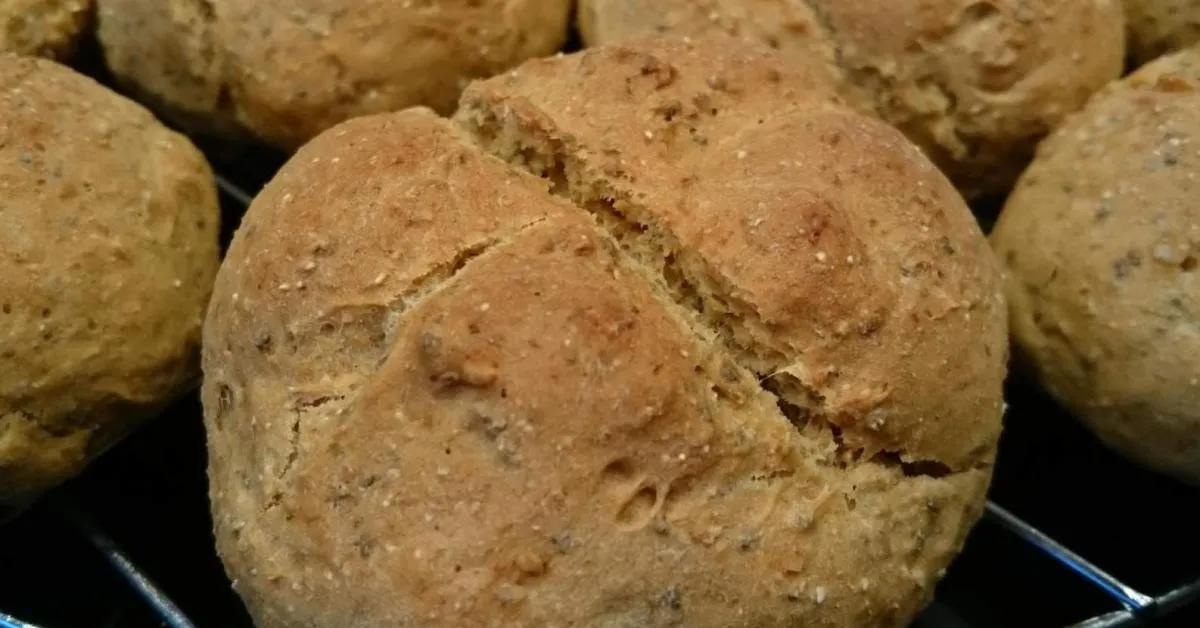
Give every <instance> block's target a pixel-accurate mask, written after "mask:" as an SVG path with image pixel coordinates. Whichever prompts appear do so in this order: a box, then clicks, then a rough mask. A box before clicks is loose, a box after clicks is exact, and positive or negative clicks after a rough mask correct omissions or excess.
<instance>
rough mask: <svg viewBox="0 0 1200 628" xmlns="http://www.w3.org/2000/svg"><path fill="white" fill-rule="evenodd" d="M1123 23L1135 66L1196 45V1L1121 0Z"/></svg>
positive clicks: (1199, 10) (1199, 29) (1199, 7)
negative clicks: (1123, 3) (1123, 0)
mask: <svg viewBox="0 0 1200 628" xmlns="http://www.w3.org/2000/svg"><path fill="white" fill-rule="evenodd" d="M1125 20H1126V21H1127V22H1128V23H1129V56H1131V57H1132V58H1133V60H1134V61H1135V62H1137V63H1146V62H1147V61H1150V60H1152V59H1154V58H1156V57H1158V56H1159V55H1162V54H1165V53H1168V52H1171V51H1173V50H1179V49H1181V48H1185V47H1187V46H1190V45H1192V44H1194V43H1196V42H1200V2H1197V0H1125Z"/></svg>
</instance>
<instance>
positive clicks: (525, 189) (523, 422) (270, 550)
mask: <svg viewBox="0 0 1200 628" xmlns="http://www.w3.org/2000/svg"><path fill="white" fill-rule="evenodd" d="M834 101H835V98H834V96H833V87H832V86H831V85H830V84H829V83H828V82H827V80H826V79H825V78H823V77H820V76H819V75H811V74H808V73H803V72H797V71H795V70H792V69H789V68H788V64H786V63H784V62H782V61H781V60H779V59H778V58H777V57H774V56H772V55H767V54H764V53H760V52H750V51H746V50H743V49H741V48H740V47H739V46H737V45H736V44H735V43H734V42H731V41H728V40H720V41H717V40H714V41H697V42H694V43H693V44H684V43H682V42H676V43H638V44H631V45H621V46H614V47H602V48H598V49H594V50H590V51H587V52H584V53H580V54H577V55H570V56H566V57H563V58H559V59H551V60H543V61H535V62H530V63H527V64H525V65H523V66H522V67H520V68H518V69H517V70H516V71H515V72H512V73H507V74H505V75H503V76H502V77H498V78H495V79H492V80H490V81H486V82H483V83H478V84H476V85H475V86H473V87H471V88H469V89H468V91H467V94H466V95H465V96H464V101H463V108H462V109H461V110H460V115H459V118H458V119H457V122H458V124H457V125H454V124H452V123H450V122H447V121H445V120H442V119H439V118H437V117H435V116H434V115H433V114H432V113H430V112H428V111H422V110H411V111H406V112H402V113H397V114H388V115H381V116H377V117H371V118H362V119H358V120H354V121H351V122H348V123H346V124H344V125H341V126H339V127H336V128H335V129H333V130H330V131H328V132H326V133H324V134H322V135H321V136H319V137H318V138H317V139H315V140H314V141H313V142H312V143H310V144H309V145H307V146H305V147H304V148H302V149H301V151H300V152H299V153H298V154H297V155H296V156H295V158H294V159H293V160H292V161H291V162H289V163H288V164H287V165H286V166H285V167H284V168H283V170H282V171H281V172H280V173H279V175H278V176H277V177H276V179H275V180H274V181H272V182H271V183H270V184H269V185H268V186H267V188H266V189H265V190H264V192H263V193H262V194H261V195H260V196H259V197H258V198H257V199H256V200H255V202H254V204H253V206H252V207H251V208H250V210H249V212H248V213H247V215H246V221H245V223H244V224H243V227H242V228H241V230H239V232H238V234H237V236H236V237H235V238H234V243H233V246H232V248H231V250H230V254H229V257H228V258H227V260H226V262H225V265H224V266H223V268H222V270H221V273H220V275H219V278H218V281H217V288H216V293H215V297H214V299H213V303H212V306H211V309H210V311H209V317H208V321H207V324H206V329H205V351H204V363H205V373H206V380H205V387H204V405H205V415H206V424H207V427H208V431H209V451H210V461H211V463H210V464H211V467H210V478H211V486H212V501H213V508H214V519H215V522H216V537H217V542H218V547H219V549H220V553H221V555H222V557H223V558H224V560H225V564H226V566H227V569H228V571H229V573H230V575H231V577H232V578H233V579H234V581H235V583H236V585H235V586H236V588H237V590H238V591H239V593H240V594H241V595H242V597H243V599H245V600H246V602H247V604H248V606H249V608H250V610H251V613H252V614H253V616H254V618H255V620H256V622H257V623H258V624H259V625H260V626H293V625H303V626H314V627H318V626H320V627H324V626H330V627H332V626H347V625H356V626H394V625H414V626H415V625H420V626H456V627H459V626H461V627H475V626H498V625H503V626H530V627H532V626H589V627H592V626H594V627H601V628H605V627H608V628H616V627H632V626H639V627H640V626H670V625H680V626H695V627H706V626H712V627H736V626H746V627H749V626H757V627H769V626H780V627H783V626H796V625H803V626H845V625H856V626H902V625H906V624H907V623H908V622H909V621H910V620H911V619H912V617H913V616H914V614H915V613H916V612H917V611H918V609H919V608H920V607H921V606H922V604H923V603H924V602H925V601H926V600H927V599H928V598H929V596H930V595H931V594H932V590H933V584H934V583H935V582H936V580H937V579H938V578H939V576H940V575H941V573H942V570H943V569H944V568H945V567H946V565H947V563H948V562H949V561H950V560H951V558H952V557H953V556H954V555H955V553H956V552H957V551H958V550H959V548H960V546H961V544H962V542H963V539H964V536H965V535H966V533H967V531H968V529H969V528H970V526H971V525H972V524H973V523H974V521H975V520H976V518H977V517H978V516H979V514H980V512H981V508H982V504H983V497H984V492H985V489H986V487H987V484H988V479H989V478H990V475H991V470H990V469H991V464H992V460H993V456H994V453H995V446H996V440H997V436H998V432H999V427H1000V405H1001V397H1000V395H1001V391H1000V385H1001V379H1002V377H1003V369H1004V361H1005V346H1006V336H1005V326H1004V307H1003V302H1002V300H1001V298H1000V291H999V273H998V268H997V266H996V264H995V262H994V260H993V259H992V257H991V253H990V251H989V250H988V248H987V245H986V242H985V240H984V239H983V237H982V235H981V234H980V233H979V231H978V228H977V227H976V226H975V223H974V221H973V219H972V217H971V215H970V213H969V212H968V210H967V208H966V206H965V205H964V204H963V202H962V200H961V198H960V197H958V195H957V194H956V192H955V191H954V190H953V188H952V187H951V186H950V184H949V183H948V182H947V181H946V180H945V179H944V178H943V177H942V175H941V174H940V173H938V172H937V170H936V169H935V168H934V167H933V166H932V165H931V164H929V163H928V162H927V161H926V160H924V158H923V157H921V155H920V153H919V152H918V151H917V150H916V149H915V148H913V147H912V146H911V145H909V144H908V143H907V142H906V141H905V140H904V139H903V137H902V136H900V135H899V134H898V133H896V132H895V131H893V130H892V129H890V128H888V127H886V126H884V125H883V124H881V123H879V122H876V121H874V120H873V119H868V118H864V117H862V116H860V115H858V114H855V113H853V112H851V111H850V110H848V109H846V108H844V107H842V106H840V105H838V104H836V103H835V102H834ZM488 153H492V155H495V156H492V155H489V154H488ZM496 156H499V157H501V158H502V159H497V158H496ZM506 161H507V162H510V164H506V163H505V162H506ZM522 171H526V172H522ZM530 171H531V172H533V173H535V174H538V175H541V176H540V177H534V176H531V175H530V174H529V173H528V172H530Z"/></svg>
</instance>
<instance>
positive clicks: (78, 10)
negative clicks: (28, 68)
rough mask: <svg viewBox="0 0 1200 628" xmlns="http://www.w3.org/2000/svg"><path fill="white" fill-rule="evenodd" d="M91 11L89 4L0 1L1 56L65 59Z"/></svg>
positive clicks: (81, 0)
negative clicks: (3, 53) (9, 54)
mask: <svg viewBox="0 0 1200 628" xmlns="http://www.w3.org/2000/svg"><path fill="white" fill-rule="evenodd" d="M91 9H92V0H0V52H13V53H16V54H22V55H38V56H43V57H53V58H58V59H61V58H63V57H66V56H67V55H68V54H70V53H71V51H72V50H74V49H75V43H76V41H77V40H78V39H79V34H80V32H81V31H82V30H83V27H84V25H85V24H86V23H87V20H88V16H89V15H90V13H91Z"/></svg>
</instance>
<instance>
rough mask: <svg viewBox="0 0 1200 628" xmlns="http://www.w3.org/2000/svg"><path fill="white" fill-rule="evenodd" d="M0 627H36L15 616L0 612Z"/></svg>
mask: <svg viewBox="0 0 1200 628" xmlns="http://www.w3.org/2000/svg"><path fill="white" fill-rule="evenodd" d="M0 628H38V627H37V626H34V625H33V624H27V623H25V622H23V621H21V620H19V619H17V618H16V617H13V616H11V615H5V614H4V613H0Z"/></svg>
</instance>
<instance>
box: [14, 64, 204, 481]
mask: <svg viewBox="0 0 1200 628" xmlns="http://www.w3.org/2000/svg"><path fill="white" fill-rule="evenodd" d="M0 218H3V223H4V226H3V228H2V229H0V267H2V268H3V269H4V271H3V272H2V273H0V503H5V502H17V501H22V500H24V499H26V498H28V497H31V496H32V495H34V494H36V493H37V492H39V491H41V490H42V489H45V488H47V487H49V486H51V485H53V484H55V483H57V482H59V481H61V480H63V479H65V478H67V477H69V476H70V475H72V474H74V473H76V472H78V471H79V470H80V469H81V468H82V467H83V465H84V464H85V463H86V462H87V461H88V459H89V458H91V457H92V456H93V455H95V454H96V453H98V452H99V451H101V450H103V449H104V448H105V447H107V446H108V445H109V444H111V443H112V442H113V441H114V440H116V439H117V438H118V437H119V436H121V435H122V434H123V433H124V432H126V431H127V430H129V429H130V428H131V427H133V426H134V425H135V424H136V423H137V422H138V421H140V420H141V419H143V418H145V417H146V416H147V415H148V414H149V413H150V412H152V411H153V410H155V409H157V408H159V407H160V406H161V405H162V404H163V403H165V402H167V401H169V400H170V399H171V398H172V397H174V396H175V395H176V394H178V393H180V392H182V391H183V390H185V389H186V388H189V387H190V386H191V385H193V384H194V383H195V380H196V377H197V375H198V374H199V373H198V370H199V369H198V367H199V364H198V359H197V357H198V352H199V344H200V324H201V319H202V318H203V313H204V306H205V303H206V302H207V299H208V295H209V292H210V290H211V288H212V281H213V276H214V274H215V273H216V267H217V226H218V225H217V222H218V219H219V215H218V213H217V201H216V190H215V188H214V184H213V179H212V174H211V173H210V172H209V169H208V165H207V164H206V163H205V161H204V158H203V157H202V156H201V155H200V153H199V152H198V151H197V150H196V149H195V148H193V147H192V146H191V144H189V143H188V141H187V140H186V139H185V138H184V137H182V136H180V135H177V134H175V133H172V132H170V131H168V130H167V129H166V128H164V127H163V126H162V125H161V124H160V123H159V122H158V121H157V120H155V119H154V118H153V117H152V116H151V115H150V114H149V113H148V112H147V111H146V110H144V109H142V108H141V107H138V106H137V105H135V104H133V103H131V102H129V101H127V100H125V99H124V98H122V97H120V96H117V95H116V94H114V93H112V92H110V91H108V90H107V89H105V88H104V87H101V86H100V85H97V84H96V83H94V82H92V80H91V79H88V78H85V77H83V76H80V75H77V74H75V73H74V72H72V71H71V70H68V69H67V68H64V67H61V66H58V65H56V64H54V63H51V62H49V61H41V60H34V59H31V58H18V57H14V56H11V55H0Z"/></svg>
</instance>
